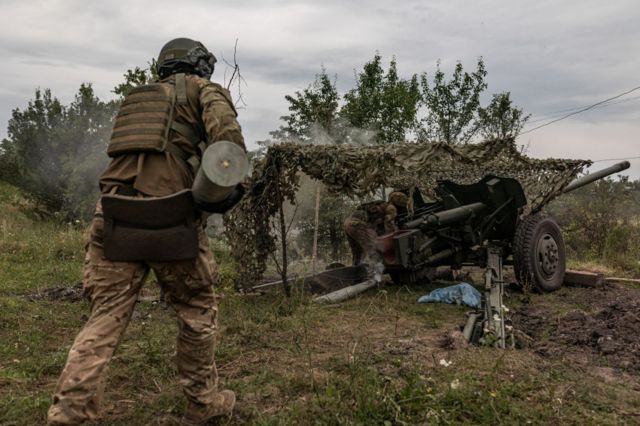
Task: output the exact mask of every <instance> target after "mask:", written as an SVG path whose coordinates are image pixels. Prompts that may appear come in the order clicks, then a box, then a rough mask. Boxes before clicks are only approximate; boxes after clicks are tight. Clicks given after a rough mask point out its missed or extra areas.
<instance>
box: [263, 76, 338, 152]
mask: <svg viewBox="0 0 640 426" xmlns="http://www.w3.org/2000/svg"><path fill="white" fill-rule="evenodd" d="M285 99H286V101H287V102H288V103H289V111H290V114H289V115H285V116H282V117H280V119H281V120H283V121H284V122H285V125H284V126H280V128H279V129H278V130H276V131H273V132H271V136H272V137H273V138H275V139H276V140H279V141H283V140H287V141H291V140H293V141H298V142H309V141H311V140H312V139H314V136H316V134H317V133H318V130H320V131H322V132H324V133H326V134H327V135H332V134H333V130H334V123H335V122H336V118H337V114H338V90H337V89H336V83H335V79H334V81H331V79H330V78H329V76H328V75H327V72H326V70H325V69H324V68H323V69H322V71H321V72H320V74H317V75H316V78H315V81H314V82H313V83H312V84H311V85H309V87H307V88H306V89H304V90H303V91H302V92H300V91H296V92H295V93H294V95H293V96H291V95H286V96H285Z"/></svg>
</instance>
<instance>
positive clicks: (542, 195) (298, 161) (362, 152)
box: [226, 140, 590, 289]
mask: <svg viewBox="0 0 640 426" xmlns="http://www.w3.org/2000/svg"><path fill="white" fill-rule="evenodd" d="M589 164H590V162H589V161H583V160H559V159H547V160H537V159H532V158H528V157H526V156H523V155H521V154H520V152H518V150H517V149H516V146H515V143H514V141H513V140H506V141H505V140H490V141H486V142H483V143H480V144H469V145H460V146H450V145H446V144H442V143H398V144H392V145H364V146H363V145H299V144H289V143H286V144H280V145H275V146H271V147H270V148H269V150H268V151H267V154H266V155H265V157H263V158H262V159H260V160H259V161H258V162H257V163H256V164H255V165H254V173H253V178H252V182H251V183H252V188H251V190H250V191H249V193H248V194H247V196H245V198H244V199H243V200H242V202H241V203H240V204H239V205H238V206H237V207H236V208H235V209H234V210H233V212H232V213H231V214H230V215H229V217H228V218H227V219H228V220H227V221H226V222H227V230H226V234H227V237H228V239H229V242H230V245H231V250H232V254H233V256H234V258H235V259H237V260H238V265H239V267H240V271H239V283H240V284H241V287H243V288H245V289H246V288H249V287H250V286H251V285H252V284H253V283H255V282H257V281H258V280H259V279H260V278H261V276H262V273H263V272H264V270H265V267H266V260H267V257H268V255H269V254H270V253H272V252H273V251H274V250H275V248H276V245H275V237H274V235H275V234H276V232H275V228H276V224H275V223H274V221H273V217H274V216H275V215H276V213H277V212H278V211H279V209H280V205H281V202H282V201H283V200H289V201H290V202H292V203H294V202H295V194H296V191H297V188H298V184H299V173H300V172H303V173H306V174H307V175H309V176H311V177H313V178H315V179H317V180H319V181H321V182H322V183H323V184H324V185H326V187H327V188H328V189H329V191H332V192H336V193H341V194H345V195H348V196H350V197H357V196H365V195H368V194H371V193H373V192H374V191H376V190H378V189H379V188H381V187H387V188H401V187H412V186H415V187H418V188H419V189H420V190H421V191H422V193H423V194H427V195H430V196H433V195H434V194H433V188H434V187H435V185H436V180H438V179H449V180H452V181H454V182H457V183H473V182H476V181H478V180H480V179H481V178H483V177H484V176H485V175H487V174H495V175H499V176H508V177H514V178H517V179H518V180H519V181H520V183H521V184H522V186H523V188H524V191H525V194H526V196H527V200H528V202H529V203H528V205H527V212H531V211H536V210H538V209H540V208H541V207H542V206H544V205H545V204H547V203H548V202H549V201H551V199H553V198H554V197H556V196H558V195H559V194H560V193H561V191H562V188H564V187H565V186H566V185H567V184H568V183H569V182H571V181H572V180H573V179H575V177H576V175H577V174H578V173H579V172H580V171H581V170H582V169H583V167H585V166H587V165H589Z"/></svg>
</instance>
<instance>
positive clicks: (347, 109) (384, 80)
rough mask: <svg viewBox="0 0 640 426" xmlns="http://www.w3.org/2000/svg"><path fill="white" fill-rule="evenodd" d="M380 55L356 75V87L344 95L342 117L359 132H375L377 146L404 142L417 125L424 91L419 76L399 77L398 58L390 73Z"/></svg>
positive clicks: (392, 61)
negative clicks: (420, 101)
mask: <svg viewBox="0 0 640 426" xmlns="http://www.w3.org/2000/svg"><path fill="white" fill-rule="evenodd" d="M381 62H382V58H381V57H380V55H379V54H377V53H376V55H375V56H374V57H373V59H372V60H371V61H370V62H367V63H366V64H365V65H364V67H363V69H362V71H361V72H360V73H359V74H358V75H357V76H356V87H355V88H353V89H352V90H350V91H349V92H348V93H347V94H345V95H344V99H345V104H344V106H343V107H342V109H341V111H340V116H341V117H343V118H345V119H346V121H347V123H348V124H349V125H351V126H354V127H357V128H359V129H366V130H371V131H373V132H375V141H376V142H377V143H393V142H403V141H404V140H405V138H406V135H407V132H408V131H409V130H410V129H412V128H413V127H414V125H415V121H416V114H417V111H418V102H419V100H420V91H419V85H418V77H417V76H416V75H413V76H412V77H411V78H410V79H409V80H404V79H401V78H399V76H398V70H397V64H396V60H395V58H394V59H392V60H391V62H390V63H389V69H388V70H387V72H386V74H385V72H384V69H383V68H382V65H381Z"/></svg>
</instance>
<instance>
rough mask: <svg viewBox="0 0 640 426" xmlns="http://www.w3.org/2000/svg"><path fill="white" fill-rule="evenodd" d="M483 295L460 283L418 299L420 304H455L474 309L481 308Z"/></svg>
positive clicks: (466, 284)
mask: <svg viewBox="0 0 640 426" xmlns="http://www.w3.org/2000/svg"><path fill="white" fill-rule="evenodd" d="M481 297H482V296H481V294H480V292H479V291H478V290H476V289H475V287H473V286H472V285H471V284H468V283H460V284H456V285H452V286H450V287H445V288H438V289H436V290H433V291H432V292H431V293H429V294H427V295H426V296H422V297H421V298H419V299H418V303H428V302H436V303H455V304H456V305H467V306H471V307H472V308H479V307H480V299H481Z"/></svg>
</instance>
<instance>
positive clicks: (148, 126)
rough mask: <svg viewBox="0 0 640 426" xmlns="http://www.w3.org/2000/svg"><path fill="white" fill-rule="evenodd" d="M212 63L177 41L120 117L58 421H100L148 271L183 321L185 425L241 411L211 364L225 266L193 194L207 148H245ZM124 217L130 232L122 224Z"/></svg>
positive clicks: (57, 404)
mask: <svg viewBox="0 0 640 426" xmlns="http://www.w3.org/2000/svg"><path fill="white" fill-rule="evenodd" d="M215 62H216V59H215V57H214V56H213V54H211V53H210V52H209V51H208V50H207V49H206V48H205V47H204V46H203V45H202V44H201V43H200V42H197V41H194V40H191V39H188V38H178V39H174V40H172V41H170V42H169V43H167V44H166V45H165V46H164V47H163V48H162V50H161V51H160V54H159V56H158V66H159V79H160V80H159V81H158V82H155V83H152V84H148V85H146V86H141V87H138V88H135V89H133V90H132V91H131V92H130V93H129V94H128V95H127V96H126V98H125V100H124V102H123V104H122V106H121V108H120V110H119V112H118V116H117V118H116V122H115V125H114V131H113V133H112V136H111V142H110V144H109V147H108V151H107V152H108V154H109V156H110V157H112V158H111V161H110V163H109V165H108V167H107V169H106V171H105V172H104V173H103V174H102V176H101V178H100V189H101V192H102V198H101V202H99V203H98V205H97V208H96V212H95V215H94V219H93V222H92V225H91V237H90V241H89V244H88V246H87V247H88V248H87V256H86V263H85V269H84V280H83V283H84V287H85V289H86V290H87V292H88V293H89V295H90V299H91V314H90V316H89V319H88V321H87V323H86V324H85V326H84V328H83V329H82V330H81V331H80V333H79V334H78V336H77V337H76V339H75V341H74V343H73V346H72V347H71V350H70V351H69V356H68V358H67V362H66V365H65V367H64V370H63V371H62V374H61V376H60V379H59V380H58V383H57V386H56V389H55V393H54V396H53V404H52V405H51V407H50V408H49V412H48V424H49V425H75V424H80V423H83V422H84V421H86V420H92V419H94V418H96V416H97V414H98V410H99V404H100V398H101V388H102V386H101V384H102V381H103V379H104V377H103V376H104V371H105V368H106V366H107V364H108V363H109V361H110V360H111V357H112V356H113V353H114V351H115V349H116V347H117V346H118V343H119V341H120V338H121V337H122V334H123V333H124V331H125V329H126V328H127V325H128V324H129V321H130V320H131V316H132V313H133V309H134V306H135V303H136V300H137V298H138V293H139V292H140V290H141V288H142V286H143V284H144V281H145V278H146V277H147V274H148V273H149V271H150V270H153V271H154V272H155V275H156V277H157V278H158V282H159V283H160V285H161V287H162V289H164V291H165V292H166V294H167V301H168V303H169V304H170V305H171V306H172V307H173V309H174V310H175V312H176V314H177V319H178V323H179V333H178V339H177V355H176V361H177V367H178V375H179V381H180V383H181V384H182V386H183V391H184V394H185V397H186V398H187V400H188V404H187V408H186V412H185V414H184V417H183V419H182V424H185V425H200V424H205V423H206V422H207V421H208V420H210V419H212V418H214V417H216V416H221V415H228V414H230V413H231V411H232V409H233V407H234V404H235V394H234V393H233V392H232V391H230V390H219V389H218V375H217V371H216V365H215V362H214V348H215V341H216V332H217V312H218V310H217V302H216V296H215V294H214V290H213V284H214V283H215V282H216V279H217V268H216V264H215V262H214V259H213V256H212V253H211V250H210V248H209V243H208V239H207V236H206V235H205V233H204V231H203V229H202V226H201V225H200V221H201V218H200V216H199V214H198V213H197V210H196V209H195V208H194V205H193V198H192V197H191V194H190V191H188V189H189V188H191V186H192V184H193V180H194V174H195V172H196V170H197V169H198V166H199V160H200V158H201V155H202V152H203V150H204V149H205V148H206V147H207V146H208V145H211V144H213V143H216V142H218V141H222V140H226V141H231V142H233V143H235V144H237V145H239V146H240V147H241V148H242V149H243V150H244V149H245V148H244V140H243V137H242V134H241V129H240V125H239V124H238V122H237V120H236V116H237V113H236V110H235V108H234V106H233V102H232V100H231V97H230V93H229V92H228V91H227V90H226V89H224V88H223V87H222V86H220V85H218V84H216V83H213V82H211V81H210V80H209V78H210V77H211V74H212V73H213V69H214V64H215ZM238 193H239V190H236V191H234V193H233V194H232V195H230V196H229V197H228V198H227V199H226V200H224V202H222V203H221V204H220V206H223V205H225V203H226V207H221V209H222V210H224V209H225V208H228V207H229V206H230V205H231V204H233V203H232V202H231V203H230V200H232V199H235V200H239V197H238ZM122 206H125V207H126V208H122ZM220 206H218V207H220ZM209 207H212V209H213V210H215V209H216V206H209ZM121 216H123V217H125V221H127V223H128V224H130V226H131V227H129V228H124V227H121V228H119V226H120V225H118V223H120V222H118V220H119V219H121ZM127 226H129V225H127ZM127 247H133V248H131V249H127Z"/></svg>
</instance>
